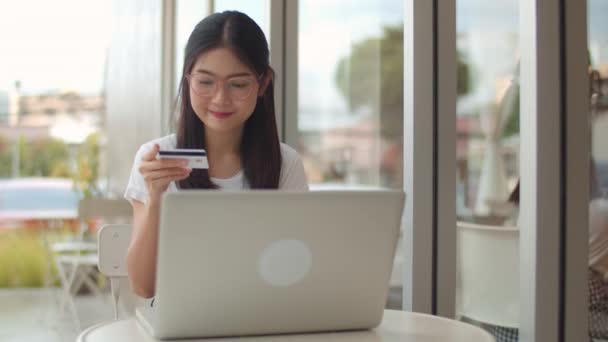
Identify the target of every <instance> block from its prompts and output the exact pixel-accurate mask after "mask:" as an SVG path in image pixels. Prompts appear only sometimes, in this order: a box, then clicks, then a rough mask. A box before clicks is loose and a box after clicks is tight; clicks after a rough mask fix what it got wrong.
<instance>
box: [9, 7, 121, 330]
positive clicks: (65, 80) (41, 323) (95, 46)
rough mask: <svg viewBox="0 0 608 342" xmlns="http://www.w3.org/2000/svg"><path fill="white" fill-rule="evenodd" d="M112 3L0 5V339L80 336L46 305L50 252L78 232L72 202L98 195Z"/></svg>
mask: <svg viewBox="0 0 608 342" xmlns="http://www.w3.org/2000/svg"><path fill="white" fill-rule="evenodd" d="M111 4H112V2H110V1H106V0H93V1H86V2H81V1H70V0H58V1H49V2H45V1H42V2H41V1H29V0H26V1H19V2H2V3H0V41H1V42H2V48H1V49H0V50H1V54H0V303H2V304H0V331H1V332H2V333H0V335H1V336H2V337H1V338H0V339H2V338H6V339H8V340H14V341H18V340H23V341H30V340H45V341H56V340H57V341H59V340H73V339H75V337H76V335H75V334H76V333H77V331H78V327H77V326H76V325H74V324H73V323H74V322H73V321H72V320H71V318H72V316H70V315H69V312H67V311H65V312H64V311H62V310H61V309H60V308H59V306H58V305H56V302H54V301H53V300H58V299H59V294H60V293H62V292H61V291H60V287H59V285H60V282H59V276H60V274H59V273H58V271H57V269H56V268H55V265H54V263H53V260H54V259H53V254H52V253H51V251H50V246H51V245H52V243H54V242H57V241H64V240H68V239H71V238H74V236H75V235H76V234H77V232H78V227H79V225H78V221H77V214H78V212H77V209H78V201H79V199H81V198H83V197H89V196H99V195H101V194H103V193H104V190H105V188H106V184H107V182H106V181H105V177H106V175H105V174H104V170H106V167H105V166H104V165H103V163H104V161H103V159H102V158H101V156H102V155H103V150H104V141H105V120H106V100H105V93H106V91H105V86H106V76H107V75H106V70H107V65H106V64H107V56H108V48H109V40H110V33H111V30H112V27H111V22H112V20H111V19H112V16H111V14H112V8H111ZM88 227H89V228H90V230H88V231H87V232H86V233H90V234H91V235H92V234H94V229H95V228H96V226H95V224H91V225H89V226H88ZM93 281H94V280H93ZM96 285H98V286H101V285H102V283H101V280H100V282H98V283H96ZM90 288H91V287H88V286H82V287H81V288H77V289H76V290H78V289H80V290H81V291H82V293H86V292H87V290H88V289H90ZM89 293H90V292H89Z"/></svg>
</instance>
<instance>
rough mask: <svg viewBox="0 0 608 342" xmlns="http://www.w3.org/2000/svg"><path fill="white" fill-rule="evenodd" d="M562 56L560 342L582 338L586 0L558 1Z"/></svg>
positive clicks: (586, 152)
mask: <svg viewBox="0 0 608 342" xmlns="http://www.w3.org/2000/svg"><path fill="white" fill-rule="evenodd" d="M562 11H563V12H562V13H563V15H562V17H563V20H564V22H563V23H562V28H563V33H562V35H563V39H562V44H565V45H564V46H562V51H563V52H564V54H565V56H564V57H565V62H564V63H563V68H564V69H565V70H564V73H565V75H564V76H565V77H564V82H565V84H564V87H562V88H563V89H564V90H565V95H564V99H565V106H564V109H565V112H564V122H565V128H566V131H565V138H566V141H565V143H566V146H565V151H564V152H565V154H566V161H565V165H566V178H565V179H566V184H565V186H566V197H565V199H566V209H565V232H564V242H563V244H564V246H565V248H564V250H565V256H564V261H565V265H563V266H564V270H563V272H564V276H563V279H564V284H563V285H564V287H565V288H564V290H563V293H564V298H563V303H564V306H563V309H564V312H563V315H564V316H563V318H562V322H563V334H564V341H585V340H586V339H587V338H588V337H587V336H588V332H587V331H588V327H587V326H588V323H587V311H588V289H587V265H588V261H587V260H588V238H589V234H588V230H587V229H586V227H588V225H589V219H588V201H589V200H588V199H589V187H588V186H585V184H588V183H589V180H588V178H589V153H590V148H591V147H590V134H591V132H590V127H589V120H588V118H589V116H588V115H589V86H588V76H587V68H588V65H587V64H588V62H587V1H586V0H563V7H562Z"/></svg>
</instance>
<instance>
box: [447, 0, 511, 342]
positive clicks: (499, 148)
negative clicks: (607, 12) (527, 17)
mask: <svg viewBox="0 0 608 342" xmlns="http://www.w3.org/2000/svg"><path fill="white" fill-rule="evenodd" d="M518 3H519V1H518V0H501V1H492V2H483V1H477V0H459V1H457V3H456V4H457V5H456V15H457V17H456V22H457V33H456V34H457V36H456V44H457V58H458V64H457V65H458V69H457V72H458V75H457V95H458V97H457V109H456V113H457V114H456V115H457V117H456V160H457V167H456V172H457V174H456V214H457V221H458V223H457V228H456V229H457V241H458V242H457V255H458V258H457V291H456V301H457V303H456V314H457V317H458V318H459V319H461V320H463V321H467V322H470V323H473V324H476V325H479V326H482V327H484V328H486V329H487V330H488V331H490V332H491V333H492V334H493V335H495V337H496V338H497V340H498V341H517V333H518V329H517V328H518V319H519V248H518V240H519V231H518V228H517V220H518V210H517V201H515V200H510V197H511V193H512V192H513V190H514V189H515V187H516V184H517V182H518V178H519V148H520V145H519V84H518V74H519V70H518V69H519V65H518V64H519V61H518V60H519V8H518Z"/></svg>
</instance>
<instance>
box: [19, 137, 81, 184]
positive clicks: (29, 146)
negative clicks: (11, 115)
mask: <svg viewBox="0 0 608 342" xmlns="http://www.w3.org/2000/svg"><path fill="white" fill-rule="evenodd" d="M18 144H19V154H20V156H19V176H20V177H70V172H69V162H70V151H69V148H68V146H67V145H66V144H65V143H64V142H62V141H61V140H57V139H52V138H43V139H38V140H34V141H30V142H27V141H26V140H25V138H24V137H21V138H19V141H18Z"/></svg>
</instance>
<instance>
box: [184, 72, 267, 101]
mask: <svg viewBox="0 0 608 342" xmlns="http://www.w3.org/2000/svg"><path fill="white" fill-rule="evenodd" d="M192 76H195V75H193V74H192V73H189V74H187V75H185V76H184V78H185V79H186V80H187V81H188V88H189V89H191V90H192V91H193V92H194V93H195V94H196V95H197V96H199V97H203V98H212V97H214V96H215V94H216V93H217V91H218V89H219V84H221V85H222V87H224V90H225V89H226V88H225V87H226V82H227V81H228V80H230V79H232V78H239V77H251V78H253V79H254V80H255V82H256V83H257V84H258V86H260V85H261V81H262V79H263V78H264V74H262V75H260V76H259V77H257V78H256V77H255V76H254V75H246V76H245V75H244V76H234V77H229V78H218V77H215V76H210V77H213V78H216V79H217V81H218V85H217V86H216V89H214V90H213V92H212V93H211V95H201V94H199V93H198V92H197V91H196V90H194V89H193V88H192V85H191V84H190V81H191V80H192ZM253 88H255V87H252V89H253ZM258 90H259V88H258ZM253 93H254V91H253V90H251V91H250V92H249V94H247V96H245V97H242V98H234V97H232V96H229V97H230V98H231V99H233V100H237V101H243V100H246V99H248V98H250V97H251V94H253ZM228 94H230V92H228Z"/></svg>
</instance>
